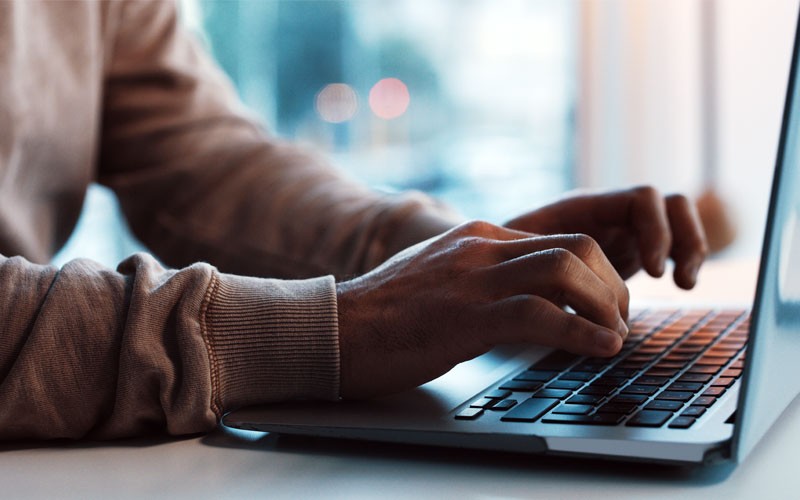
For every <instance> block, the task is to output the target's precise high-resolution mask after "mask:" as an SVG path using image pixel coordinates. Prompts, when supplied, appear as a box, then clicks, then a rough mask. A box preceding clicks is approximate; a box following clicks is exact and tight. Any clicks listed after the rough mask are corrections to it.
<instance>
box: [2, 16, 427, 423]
mask: <svg viewBox="0 0 800 500" xmlns="http://www.w3.org/2000/svg"><path fill="white" fill-rule="evenodd" d="M240 108H241V106H240V104H239V102H238V101H237V98H236V96H235V94H234V92H233V91H232V89H231V87H230V85H229V83H228V82H227V80H226V79H225V78H224V77H223V76H222V75H221V74H220V72H219V70H218V69H217V68H216V67H215V66H214V65H213V64H212V63H211V62H210V60H209V58H208V57H207V56H206V55H205V54H203V53H202V51H201V50H199V49H198V47H197V46H196V45H195V43H194V42H193V41H192V40H191V39H190V38H189V37H187V36H186V34H185V33H183V32H182V31H181V29H180V28H179V27H178V25H177V22H176V14H175V8H174V5H172V4H171V3H161V2H145V1H132V2H121V1H114V2H93V1H75V2H67V1H53V2H40V1H36V0H11V1H8V0H4V1H0V253H2V254H3V256H0V372H1V373H0V381H2V385H0V438H5V439H14V438H16V439H20V438H58V437H67V438H80V437H84V436H89V437H92V438H101V439H105V438H114V437H122V436H130V435H136V434H141V433H144V432H152V431H156V432H161V431H165V430H166V431H168V432H170V433H174V434H179V433H194V432H202V431H207V430H209V429H211V428H213V426H214V425H216V422H217V419H218V418H219V417H220V415H221V413H222V412H223V411H225V410H227V409H231V408H233V407H237V406H240V405H246V404H251V403H264V402H270V401H277V400H285V399H292V398H319V399H329V400H330V399H336V398H337V396H338V382H339V381H338V377H339V353H338V332H337V306H336V290H335V282H334V278H333V277H332V276H330V275H336V276H348V275H353V274H357V273H361V272H364V271H365V270H368V269H370V268H371V267H373V266H375V265H376V264H377V263H379V262H381V261H382V260H384V259H385V258H386V257H387V256H388V253H389V252H391V251H392V250H395V249H397V248H400V247H402V246H404V245H405V244H407V243H410V242H411V241H413V240H415V239H420V238H422V237H424V236H427V234H426V231H427V230H426V229H425V228H424V227H423V228H422V229H420V227H422V226H424V223H421V222H420V221H428V222H430V221H437V222H435V223H433V224H430V227H433V226H435V225H436V224H437V223H439V222H438V221H441V220H442V219H441V218H440V212H439V210H440V209H439V208H438V207H437V206H435V204H434V203H433V202H431V201H430V200H428V199H427V198H425V197H423V196H419V195H411V196H408V197H403V198H399V199H398V198H395V199H389V198H383V197H379V196H377V195H375V194H373V193H371V192H369V191H367V190H366V189H364V188H362V187H360V186H358V185H356V184H355V183H353V182H351V181H349V180H347V179H346V178H345V177H344V176H342V175H341V174H340V173H338V172H336V171H334V170H333V169H331V168H329V167H327V166H326V165H325V164H324V163H323V162H321V161H319V160H318V159H316V158H313V157H311V156H307V155H304V154H301V153H299V152H297V151H296V150H295V149H292V148H291V147H288V146H286V145H281V144H279V143H277V142H276V141H275V140H272V139H270V138H268V137H267V136H266V135H265V134H264V133H263V132H262V131H261V130H260V129H259V128H258V127H257V126H255V125H254V124H253V122H252V120H251V119H249V118H248V117H247V115H246V114H245V113H243V112H242V110H241V109H240ZM92 181H98V182H101V183H103V184H105V185H107V186H110V187H111V188H112V189H113V190H114V191H116V193H117V194H118V196H119V198H120V201H121V204H122V206H123V209H124V211H125V214H126V216H127V218H128V220H129V222H130V224H131V227H132V228H133V230H134V232H135V233H136V235H137V236H138V237H139V238H140V239H141V240H142V241H143V242H144V243H145V244H146V245H147V246H148V247H149V248H151V249H152V251H153V252H154V253H155V254H156V255H157V256H158V257H159V259H161V261H162V262H164V263H165V264H166V265H168V266H173V267H175V268H182V269H179V270H169V269H165V268H164V267H162V266H161V265H160V264H158V263H157V262H156V260H155V259H153V258H152V257H150V256H148V255H143V254H141V255H135V256H133V257H131V258H129V259H127V260H126V261H124V262H122V263H121V264H120V265H119V267H118V269H117V270H116V271H113V270H110V269H104V268H102V267H101V266H99V265H98V264H95V263H93V262H90V261H86V260H77V261H73V262H70V263H68V264H67V265H65V266H64V267H63V268H62V269H58V268H55V267H53V266H49V265H47V262H48V261H49V260H50V258H51V256H52V255H53V253H54V252H55V251H57V250H58V249H59V247H60V246H61V245H62V244H63V243H64V242H65V240H66V239H67V237H68V236H69V235H70V233H71V231H72V230H73V227H74V225H75V222H76V219H77V217H78V214H79V211H80V208H81V204H82V201H83V197H84V194H85V191H86V188H87V185H88V184H89V183H90V182H92ZM415 223H420V224H421V226H420V225H419V224H417V225H415ZM415 231H416V232H417V233H416V234H414V233H415ZM427 232H428V233H431V232H432V231H427ZM399 234H402V235H405V236H403V237H402V238H401V237H400V236H398V235H399ZM409 234H411V236H409ZM403 238H405V240H403ZM195 262H207V263H210V264H206V263H195ZM212 265H213V266H216V267H212ZM217 269H219V271H218V270H217ZM225 273H232V274H225ZM237 274H238V275H245V276H253V277H240V276H237ZM266 277H269V278H266Z"/></svg>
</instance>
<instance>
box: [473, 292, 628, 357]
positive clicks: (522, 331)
mask: <svg viewBox="0 0 800 500" xmlns="http://www.w3.org/2000/svg"><path fill="white" fill-rule="evenodd" d="M489 318H491V320H492V327H493V328H486V329H484V331H485V332H486V335H487V337H489V338H486V339H485V341H486V343H487V344H488V345H495V344H517V343H534V344H539V345H544V346H548V347H555V348H557V349H565V350H567V351H570V352H573V353H575V354H581V355H584V356H613V355H614V354H616V353H617V352H619V350H620V349H621V348H622V340H623V339H622V336H621V335H620V334H619V333H617V332H616V331H614V330H610V329H608V328H605V327H603V326H601V325H598V324H596V323H593V322H592V321H589V320H588V319H586V318H583V317H580V316H577V315H575V314H570V313H568V312H566V311H564V310H563V309H560V308H559V307H557V306H556V305H554V304H553V303H551V302H549V301H548V300H546V299H543V298H541V297H536V296H532V295H517V296H514V297H509V298H507V299H504V300H502V301H499V302H497V303H496V304H494V305H493V307H492V310H491V312H490V314H489Z"/></svg>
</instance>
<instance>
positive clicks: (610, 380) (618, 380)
mask: <svg viewBox="0 0 800 500" xmlns="http://www.w3.org/2000/svg"><path fill="white" fill-rule="evenodd" d="M627 381H628V379H627V378H624V377H605V376H604V377H600V378H598V379H597V380H595V381H594V382H592V385H603V386H607V387H619V386H621V385H623V384H625V383H626V382H627Z"/></svg>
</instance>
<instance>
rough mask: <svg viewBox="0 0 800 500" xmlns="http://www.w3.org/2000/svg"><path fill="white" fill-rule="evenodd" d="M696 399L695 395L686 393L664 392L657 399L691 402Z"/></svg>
mask: <svg viewBox="0 0 800 500" xmlns="http://www.w3.org/2000/svg"><path fill="white" fill-rule="evenodd" d="M693 397H694V393H691V392H685V391H664V392H662V393H661V394H659V395H658V396H656V399H661V400H667V401H684V402H685V401H689V400H690V399H692V398H693Z"/></svg>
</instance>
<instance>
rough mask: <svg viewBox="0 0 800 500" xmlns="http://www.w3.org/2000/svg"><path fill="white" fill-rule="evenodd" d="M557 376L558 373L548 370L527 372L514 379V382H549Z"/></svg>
mask: <svg viewBox="0 0 800 500" xmlns="http://www.w3.org/2000/svg"><path fill="white" fill-rule="evenodd" d="M556 375H558V372H554V371H546V370H527V371H524V372H522V373H520V374H519V375H517V376H516V377H514V380H522V381H525V382H547V381H548V380H550V379H551V378H553V377H555V376H556Z"/></svg>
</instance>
